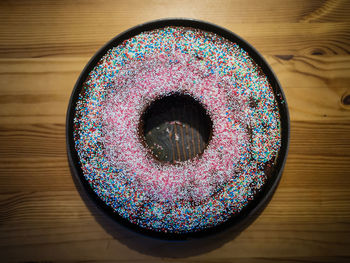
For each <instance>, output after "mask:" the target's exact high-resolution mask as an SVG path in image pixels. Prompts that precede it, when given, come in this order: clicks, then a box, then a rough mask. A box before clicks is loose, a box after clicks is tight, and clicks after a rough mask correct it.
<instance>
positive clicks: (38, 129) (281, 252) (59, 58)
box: [0, 0, 350, 262]
mask: <svg viewBox="0 0 350 263" xmlns="http://www.w3.org/2000/svg"><path fill="white" fill-rule="evenodd" d="M162 17H191V18H197V19H203V20H207V21H210V22H213V23H215V24H218V25H220V26H223V27H226V28H228V29H230V30H232V31H233V32H235V33H237V34H238V35H240V36H242V37H243V38H244V39H246V40H247V41H248V42H250V43H251V44H252V45H253V46H254V47H256V48H257V49H258V50H259V51H260V52H261V53H262V54H263V55H264V57H265V58H266V59H267V61H268V62H269V63H270V65H271V66H272V68H273V69H274V71H275V72H276V74H277V76H278V78H279V80H280V82H281V84H282V87H283V89H284V91H285V93H286V97H287V100H288V103H289V109H290V115H291V144H290V151H289V156H288V161H287V165H286V167H285V171H284V174H283V177H282V181H281V183H280V185H279V187H278V189H277V191H276V193H275V195H274V196H273V198H272V200H271V202H270V203H269V204H268V206H267V207H266V209H265V210H264V211H263V212H262V213H261V214H260V216H259V217H257V218H256V219H255V221H254V222H252V223H251V224H250V225H249V226H247V228H246V229H245V230H243V231H242V232H240V233H238V232H237V233H231V234H230V235H226V236H225V237H222V236H220V235H219V236H214V237H210V238H207V239H205V240H199V241H195V242H189V243H183V242H168V241H161V240H155V239H151V238H147V237H142V236H139V235H138V234H136V233H134V232H132V231H130V230H128V229H125V228H124V227H122V226H120V225H118V224H115V223H114V222H113V221H112V220H110V219H109V218H106V217H105V215H104V214H103V213H101V211H100V210H98V209H97V208H96V207H95V206H94V204H93V203H91V202H90V201H89V200H88V199H87V198H86V196H84V194H82V195H81V194H80V193H79V191H78V190H79V189H77V187H76V185H75V183H74V182H73V179H72V176H71V173H70V171H69V167H68V162H67V157H66V147H65V115H66V109H67V105H68V99H69V96H70V94H71V91H72V89H73V86H74V83H75V81H76V80H77V78H78V75H79V73H80V72H81V70H82V69H83V67H84V65H85V64H86V63H87V61H88V60H89V58H90V57H91V56H92V55H93V54H94V53H95V52H96V51H97V49H98V48H99V47H100V46H102V45H103V44H104V43H105V42H107V41H108V40H109V39H111V38H112V37H114V36H115V35H116V34H118V33H120V32H122V31H123V30H126V29H127V28H129V27H131V26H134V25H136V24H139V23H142V22H146V21H149V20H152V19H156V18H162ZM349 52H350V2H349V1H336V0H335V1H319V0H315V1H300V0H292V1H279V0H270V1H258V0H255V1H228V0H220V1H199V0H179V1H160V0H148V1H136V0H125V1H110V0H105V1H96V0H94V1H92V0H91V1H76V2H75V1H45V0H43V1H1V2H0V145H1V147H0V205H1V207H0V231H1V232H0V258H1V259H2V260H4V261H21V262H23V261H40V262H44V261H45V262H46V261H62V260H73V261H76V260H81V261H100V260H110V261H118V262H144V261H145V262H157V261H166V262H199V261H204V262H233V261H236V260H237V261H243V262H277V261H283V262H318V261H320V262H349V261H350V192H349V188H350V106H349V104H350V97H349V96H350V55H349ZM174 258H175V259H174Z"/></svg>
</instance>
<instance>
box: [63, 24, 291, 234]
mask: <svg viewBox="0 0 350 263" xmlns="http://www.w3.org/2000/svg"><path fill="white" fill-rule="evenodd" d="M167 26H181V27H191V28H196V29H200V30H204V31H207V32H212V33H215V34H217V35H219V36H221V37H224V38H226V39H227V40H229V41H231V42H235V43H237V44H238V45H239V46H240V47H241V48H242V49H244V50H245V51H246V52H247V53H248V54H249V56H250V57H251V58H252V59H253V60H254V61H255V62H256V63H257V65H258V66H260V68H261V70H262V71H263V72H264V74H265V75H266V77H267V79H268V81H269V83H270V85H271V87H272V89H273V92H274V95H275V98H276V101H277V104H278V109H279V113H280V121H281V147H280V150H279V152H278V156H277V160H276V162H275V165H274V169H273V171H272V174H271V176H270V178H269V179H268V180H267V181H266V182H265V184H264V186H263V187H262V189H261V190H260V191H259V193H258V194H257V195H256V196H255V198H254V200H253V201H252V202H250V203H249V204H248V205H247V206H245V207H244V208H243V209H242V210H241V212H240V213H239V214H237V215H233V216H232V217H231V218H230V219H229V220H227V221H225V222H224V223H222V224H220V225H217V226H215V227H212V228H209V229H205V230H201V231H197V232H188V233H185V234H177V233H176V234H175V233H162V232H157V231H154V230H149V229H144V228H141V227H139V226H138V225H135V224H132V223H130V222H129V221H128V220H126V219H124V218H122V217H121V216H119V215H118V214H117V213H116V212H115V211H114V210H113V209H112V208H111V207H110V206H108V205H106V203H105V202H104V201H102V200H101V199H100V197H99V196H98V195H97V194H96V193H95V192H94V191H93V190H92V188H91V186H90V184H89V183H88V182H87V180H86V179H85V177H84V174H83V171H82V168H81V165H80V161H79V156H78V153H77V151H76V149H75V143H74V135H73V133H74V116H75V109H76V104H77V101H78V99H79V94H80V93H81V90H82V87H83V84H84V82H85V81H86V79H87V77H88V74H89V73H90V71H92V70H93V68H94V67H95V66H96V65H97V63H98V62H99V61H100V59H101V58H102V57H103V56H104V55H105V54H106V52H107V51H108V50H109V49H111V48H113V47H116V46H118V45H119V44H121V43H122V42H123V41H124V40H126V39H129V38H131V37H134V36H136V35H138V34H140V33H141V32H144V31H150V30H154V29H159V28H163V27H167ZM289 126H290V124H289V113H288V107H287V102H286V99H285V96H284V93H283V91H282V88H281V86H280V84H279V82H278V80H277V78H276V76H275V74H274V73H273V71H272V69H271V67H270V66H269V65H268V64H267V62H266V61H265V59H264V58H263V57H262V56H261V55H260V54H259V52H258V51H257V50H256V49H255V48H254V47H252V46H251V45H250V44H249V43H248V42H246V41H245V40H243V39H242V38H241V37H239V36H237V35H236V34H234V33H232V32H231V31H229V30H227V29H225V28H222V27H219V26H217V25H214V24H211V23H208V22H204V21H198V20H193V19H183V18H178V19H161V20H155V21H151V22H147V23H144V24H141V25H138V26H135V27H133V28H131V29H129V30H127V31H125V32H123V33H121V34H119V35H118V36H116V37H115V38H113V39H112V40H111V41H109V42H108V43H107V44H106V45H104V46H103V47H102V48H101V49H100V50H99V51H98V52H97V53H96V54H95V55H94V56H93V57H92V58H91V60H90V61H89V62H88V63H87V65H86V66H85V68H84V70H83V71H82V72H81V74H80V76H79V78H78V80H77V82H76V84H75V86H74V89H73V92H72V95H71V98H70V101H69V105H68V111H67V119H66V142H67V152H68V160H69V164H70V166H71V171H72V174H73V176H74V177H76V178H75V179H76V180H75V181H76V182H78V184H81V186H82V189H84V190H83V191H86V192H87V194H88V196H90V197H91V198H92V199H93V201H94V202H96V204H97V205H98V207H100V208H101V209H103V210H104V211H106V212H107V214H108V215H109V216H111V217H112V218H114V219H115V220H116V221H118V222H119V223H121V224H124V225H126V226H128V227H130V228H132V229H134V230H136V231H138V232H139V233H143V234H146V235H151V236H156V237H160V238H165V239H187V238H192V237H202V236H206V235H208V234H212V233H217V232H219V231H222V230H225V229H227V228H232V227H235V226H238V225H240V226H241V225H244V223H245V222H248V221H249V219H250V218H252V217H253V216H254V215H256V213H257V211H259V210H260V209H262V208H263V207H264V205H266V203H267V202H268V200H269V199H270V198H271V196H272V194H273V192H274V190H275V189H276V187H277V185H278V182H279V180H280V178H281V175H282V171H283V168H284V164H285V161H286V157H287V152H288V145H289V133H290V128H289Z"/></svg>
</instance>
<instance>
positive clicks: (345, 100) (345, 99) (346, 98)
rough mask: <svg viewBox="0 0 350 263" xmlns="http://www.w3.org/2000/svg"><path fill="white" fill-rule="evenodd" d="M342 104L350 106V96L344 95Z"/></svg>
mask: <svg viewBox="0 0 350 263" xmlns="http://www.w3.org/2000/svg"><path fill="white" fill-rule="evenodd" d="M341 103H342V104H343V105H344V106H350V94H344V95H343V96H342V98H341Z"/></svg>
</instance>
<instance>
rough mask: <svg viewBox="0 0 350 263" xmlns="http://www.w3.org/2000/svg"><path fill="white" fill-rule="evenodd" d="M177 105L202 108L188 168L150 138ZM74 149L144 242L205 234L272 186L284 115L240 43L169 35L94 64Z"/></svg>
mask: <svg viewBox="0 0 350 263" xmlns="http://www.w3.org/2000/svg"><path fill="white" fill-rule="evenodd" d="M179 103H183V104H181V105H184V107H185V108H186V107H187V106H186V105H190V104H193V105H197V106H198V108H200V109H201V110H199V113H198V114H199V115H197V119H199V120H200V121H204V122H205V125H206V127H207V128H208V130H207V131H206V132H204V133H202V134H204V135H203V138H202V140H203V143H202V146H201V147H200V148H198V150H197V152H194V151H193V152H191V151H190V150H189V151H186V150H185V149H184V150H183V153H184V154H185V158H184V157H181V158H182V159H181V158H180V157H179V156H180V155H179V156H178V158H176V156H175V155H174V154H173V156H170V154H169V153H168V152H167V151H165V150H164V145H159V144H154V145H155V146H156V147H155V148H157V147H158V148H159V149H158V150H154V149H153V148H154V147H153V146H154V145H153V146H152V147H150V144H149V143H148V142H147V138H146V136H145V134H146V132H145V130H149V128H147V127H148V126H147V125H148V124H147V121H148V120H149V119H150V118H151V117H152V116H151V115H154V114H156V113H157V111H162V109H164V110H165V109H166V108H167V106H166V105H169V107H171V105H172V104H174V105H175V104H176V105H180V104H179ZM156 104H157V105H158V108H157V107H156V106H154V105H156ZM159 105H161V106H159ZM197 106H196V107H197ZM190 107H191V106H188V107H187V108H186V110H184V112H185V113H186V112H188V111H189V110H190ZM155 109H156V110H155ZM201 111H202V112H201ZM197 112H198V110H197ZM184 115H186V114H184ZM150 116H151V117H150ZM171 121H173V122H175V124H176V123H177V122H178V125H179V126H174V127H178V129H180V128H181V125H183V124H182V123H183V122H182V123H181V120H177V119H176V118H175V119H173V120H171ZM154 127H156V125H155V126H154ZM156 129H159V127H156ZM167 132H169V134H170V131H169V130H167ZM171 134H172V135H171V136H173V137H174V138H175V140H178V137H176V136H178V135H177V134H176V132H175V133H174V132H171ZM171 136H170V137H171ZM74 143H75V150H76V152H77V155H78V157H79V165H80V167H81V169H82V171H83V176H84V179H85V180H86V181H87V182H88V184H89V185H90V187H91V188H92V190H93V191H94V193H95V194H96V196H97V197H98V198H99V199H100V200H102V202H103V203H104V204H105V205H106V206H107V207H109V208H110V209H111V210H112V211H113V213H114V214H115V215H116V216H117V217H118V218H122V219H123V220H124V221H126V222H128V223H129V224H130V225H132V226H135V227H136V228H137V229H139V230H145V231H146V232H152V233H160V234H169V235H186V234H191V233H200V232H203V231H207V230H210V229H213V228H216V227H218V226H220V225H223V224H225V223H226V222H228V221H229V220H231V219H232V218H233V217H235V216H237V215H239V214H240V213H241V212H242V211H243V209H244V208H245V207H247V206H248V205H249V204H250V203H251V202H253V201H254V199H255V198H256V196H257V195H258V194H259V192H260V191H261V189H262V188H263V187H264V185H265V184H266V182H267V181H268V180H269V179H270V177H271V174H272V172H273V167H274V165H275V162H276V158H277V156H278V153H279V151H280V148H281V121H280V112H279V108H278V104H277V101H276V97H275V95H274V91H273V89H272V87H271V85H270V83H269V80H268V78H267V76H266V75H265V74H264V73H263V71H262V70H261V68H260V67H259V66H258V65H257V64H256V63H255V61H254V60H253V59H252V58H251V57H250V56H249V54H248V53H247V52H246V51H245V50H244V49H242V47H240V46H239V45H238V44H237V43H234V42H231V41H229V40H227V39H225V38H223V37H221V36H219V35H217V34H215V33H212V32H207V31H204V30H200V29H196V28H191V27H182V26H166V27H162V28H158V29H153V30H148V31H147V30H146V31H143V32H141V33H139V34H136V35H135V36H132V37H129V38H128V39H126V40H125V41H123V42H122V43H121V44H119V45H117V46H114V47H111V48H110V49H108V50H107V51H106V52H105V54H104V55H103V56H102V58H101V59H100V60H99V61H98V63H96V65H95V67H94V68H93V69H92V70H91V71H90V72H89V74H88V77H87V78H86V80H85V82H84V84H83V85H82V89H81V91H80V94H79V97H78V99H77V102H76V105H75V116H74ZM162 152H164V154H163V155H162ZM161 155H162V156H163V157H161V158H160V157H159V156H161Z"/></svg>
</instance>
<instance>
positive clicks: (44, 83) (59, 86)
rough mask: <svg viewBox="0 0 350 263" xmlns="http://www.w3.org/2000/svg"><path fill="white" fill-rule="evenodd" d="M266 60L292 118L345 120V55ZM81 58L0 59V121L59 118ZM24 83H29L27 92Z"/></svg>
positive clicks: (347, 116) (348, 77) (348, 80)
mask: <svg viewBox="0 0 350 263" xmlns="http://www.w3.org/2000/svg"><path fill="white" fill-rule="evenodd" d="M267 60H268V62H269V63H270V64H271V66H272V68H273V69H274V71H275V72H276V74H277V76H278V78H279V79H280V81H281V85H282V87H283V89H284V91H285V94H286V97H287V101H288V103H289V104H290V105H289V110H290V114H291V119H292V120H298V121H323V120H327V121H328V120H349V119H350V111H349V107H348V108H346V107H343V106H342V105H341V99H342V97H343V95H344V94H348V93H350V88H349V84H350V75H349V74H347V72H349V70H350V66H349V65H350V63H349V61H350V56H331V57H323V56H288V57H283V56H282V57H281V56H267ZM86 61H87V59H86V58H75V59H74V58H68V59H65V58H60V59H56V58H47V59H46V58H43V59H1V60H0V75H1V78H0V86H1V87H2V88H1V90H0V120H1V122H2V123H13V122H14V121H16V119H17V118H19V119H18V122H19V123H23V122H24V121H26V122H27V121H29V118H34V119H38V118H40V117H42V118H44V120H45V121H48V120H49V119H50V118H51V116H52V118H54V119H57V118H58V119H60V120H61V122H62V120H64V117H63V116H64V115H65V113H66V109H67V105H68V101H69V97H70V93H71V91H72V89H73V87H74V84H75V81H76V79H77V78H78V75H79V72H80V71H81V70H82V68H83V67H84V64H85V63H86ZM29 64H30V65H31V66H30V67H29V66H28V65H29ZM28 86H31V87H32V88H31V91H30V93H29V94H28V90H27V87H28ZM48 87H49V88H48ZM321 105H322V106H323V107H320V106H321ZM23 116H27V117H28V119H27V118H24V119H23V118H22V117H23ZM49 122H50V123H52V122H51V121H49Z"/></svg>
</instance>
